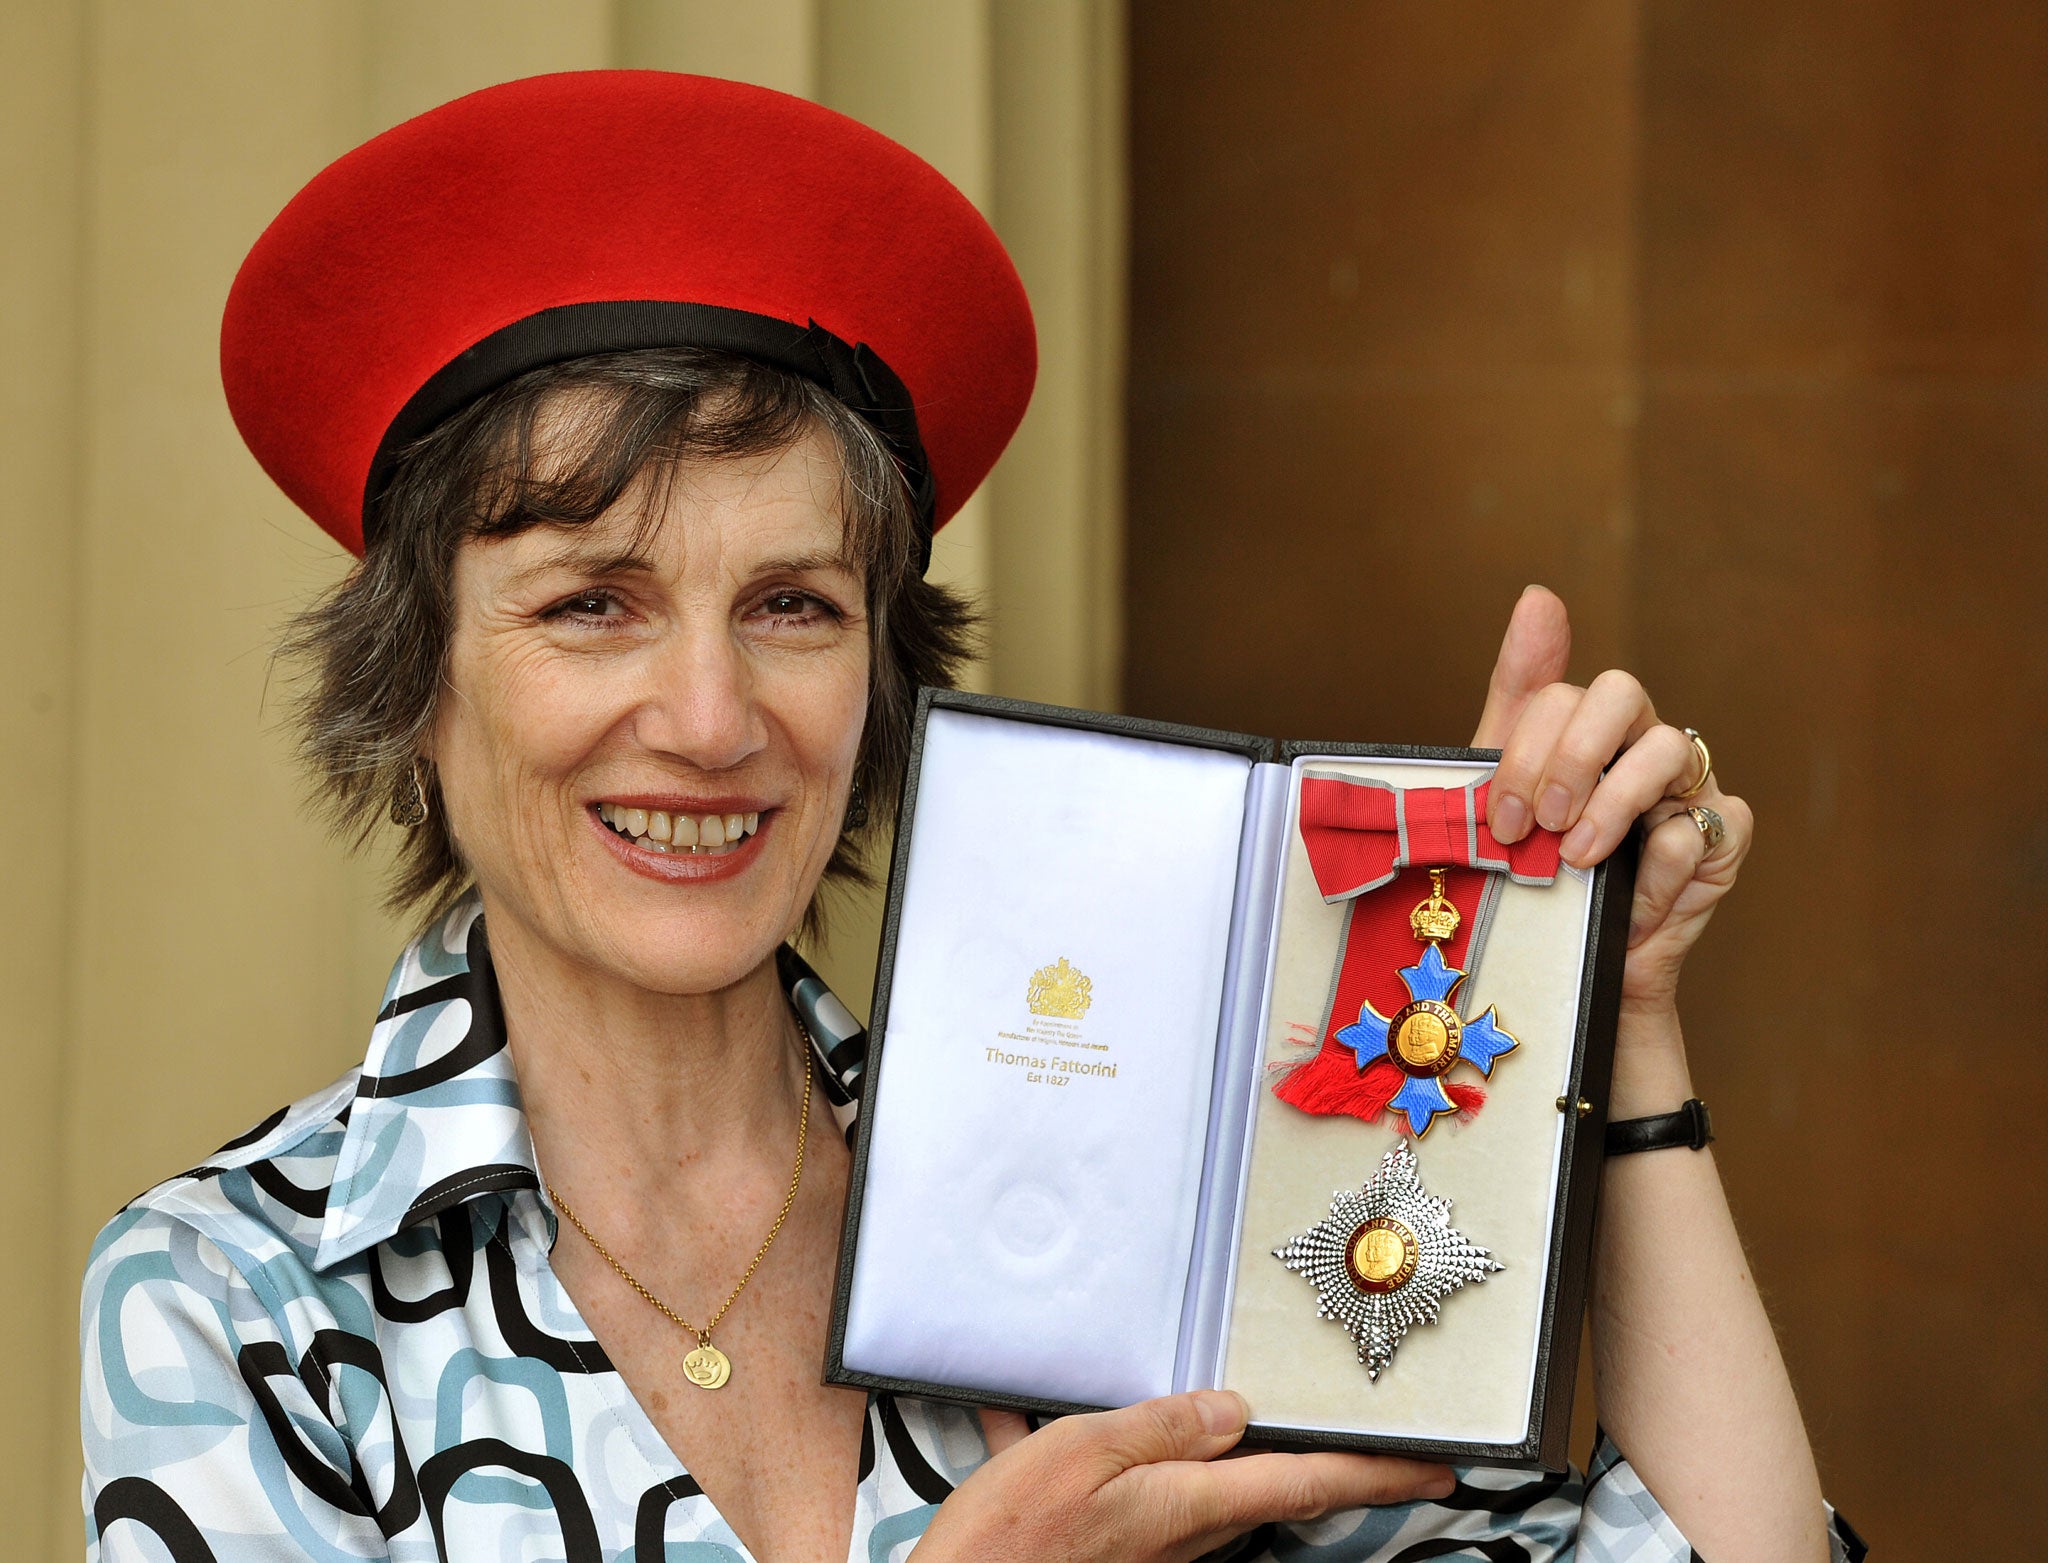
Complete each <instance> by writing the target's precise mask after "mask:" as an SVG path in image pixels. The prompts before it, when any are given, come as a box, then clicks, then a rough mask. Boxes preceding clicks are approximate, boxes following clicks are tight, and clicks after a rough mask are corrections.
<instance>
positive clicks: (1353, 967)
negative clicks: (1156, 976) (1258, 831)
mask: <svg viewBox="0 0 2048 1563" xmlns="http://www.w3.org/2000/svg"><path fill="white" fill-rule="evenodd" d="M1490 785H1491V781H1490V780H1489V781H1481V782H1474V783H1472V784H1470V785H1468V786H1464V787H1405V788H1403V787H1391V786H1388V785H1387V784H1385V783H1383V782H1372V781H1364V780H1359V779H1354V778H1350V777H1344V778H1338V777H1327V776H1321V777H1319V776H1314V775H1309V776H1305V777H1303V779H1302V783H1301V841H1302V845H1303V846H1304V847H1305V848H1306V849H1307V850H1308V862H1309V868H1310V869H1311V870H1312V871H1313V872H1314V874H1315V877H1316V888H1317V889H1318V890H1320V891H1321V892H1322V896H1323V899H1324V900H1325V901H1332V902H1334V901H1347V900H1352V899H1354V898H1355V897H1359V896H1363V895H1364V894H1365V893H1366V892H1367V891H1369V890H1377V889H1379V888H1381V887H1382V886H1386V887H1387V893H1386V894H1385V895H1383V896H1375V897H1373V898H1372V899H1370V900H1362V901H1359V902H1358V904H1357V905H1356V906H1354V907H1353V908H1352V909H1351V914H1350V916H1349V918H1348V919H1347V921H1346V928H1345V934H1344V954H1343V957H1342V960H1341V962H1340V963H1339V965H1338V968H1337V981H1336V984H1335V987H1334V989H1333V991H1332V993H1331V1003H1330V1013H1329V1014H1328V1015H1327V1016H1325V1017H1324V1021H1323V1038H1322V1046H1321V1048H1320V1049H1318V1051H1317V1052H1316V1054H1315V1056H1314V1057H1312V1058H1310V1059H1308V1060H1307V1061H1306V1062H1304V1063H1301V1064H1297V1065H1295V1066H1294V1067H1293V1068H1292V1069H1290V1070H1288V1072H1287V1073H1286V1074H1285V1075H1283V1076H1282V1077H1281V1078H1280V1079H1279V1080H1277V1081H1276V1082H1274V1085H1273V1094H1274V1095H1276V1096H1278V1097H1279V1098H1280V1099H1281V1100H1282V1101H1283V1102H1287V1103H1290V1104H1292V1105H1293V1106H1295V1107H1299V1108H1300V1109H1301V1110H1302V1111H1303V1112H1310V1113H1347V1114H1349V1115H1350V1116H1352V1117H1354V1118H1363V1119H1364V1120H1366V1121H1367V1122H1368V1123H1370V1122H1374V1121H1376V1120H1377V1119H1378V1118H1379V1117H1380V1116H1381V1114H1383V1113H1384V1112H1385V1111H1386V1110H1387V1104H1388V1102H1390V1101H1391V1100H1393V1096H1394V1093H1395V1092H1396V1091H1398V1090H1400V1089H1401V1081H1402V1078H1403V1077H1402V1074H1401V1072H1400V1070H1398V1069H1396V1068H1395V1067H1394V1065H1393V1064H1392V1063H1391V1062H1389V1061H1388V1060H1387V1059H1385V1058H1377V1059H1374V1060H1372V1061H1371V1062H1370V1063H1368V1064H1367V1065H1366V1066H1365V1067H1364V1069H1363V1070H1361V1069H1360V1068H1359V1063H1358V1055H1357V1054H1356V1053H1354V1052H1353V1051H1352V1050H1351V1049H1350V1048H1349V1047H1347V1046H1346V1045H1345V1044H1344V1043H1342V1042H1339V1041H1338V1040H1337V1033H1338V1032H1339V1031H1341V1030H1342V1029H1343V1028H1344V1027H1346V1026H1348V1025H1350V1024H1351V1023H1352V1022H1353V1021H1354V1020H1356V1019H1357V1018H1358V1012H1359V1009H1360V1007H1361V1006H1362V1005H1364V1004H1365V1003H1366V1002H1367V1001H1368V1000H1369V1001H1371V1003H1372V1004H1373V1006H1374V1007H1375V1008H1376V1009H1378V1010H1379V1012H1380V1013H1381V1014H1383V1015H1391V1014H1393V1013H1394V1012H1395V1011H1396V1010H1398V1009H1400V1008H1401V1007H1402V1005H1404V1004H1406V1003H1407V1002H1408V993H1407V988H1406V985H1405V984H1404V983H1403V982H1402V981H1401V975H1400V968H1401V967H1403V966H1409V965H1413V964H1414V962H1415V959H1416V957H1417V956H1418V955H1420V954H1421V946H1420V944H1419V943H1418V941H1417V940H1416V938H1415V932H1414V929H1413V928H1412V927H1410V925H1409V922H1408V916H1409V913H1410V912H1411V911H1413V910H1414V908H1415V905H1416V903H1417V902H1419V901H1421V900H1422V899H1424V898H1425V897H1426V896H1427V895H1428V894H1429V892H1430V880H1429V873H1428V870H1429V869H1432V868H1442V869H1447V870H1449V872H1447V873H1446V874H1445V876H1444V893H1445V896H1446V897H1447V898H1448V899H1449V900H1450V901H1451V903H1452V904H1453V905H1455V906H1456V907H1457V908H1458V910H1459V911H1460V912H1461V913H1462V914H1463V920H1462V921H1461V922H1460V924H1459V926H1458V931H1457V933H1456V934H1455V935H1453V936H1452V937H1451V938H1449V939H1445V940H1443V941H1442V942H1441V943H1440V945H1439V948H1440V949H1441V950H1442V952H1443V957H1444V959H1445V960H1446V961H1448V962H1449V963H1450V964H1451V965H1453V966H1457V967H1463V966H1464V964H1465V953H1466V950H1467V948H1468V947H1469V946H1470V944H1471V940H1472V929H1473V926H1474V924H1475V923H1476V922H1477V921H1478V917H1477V914H1478V911H1479V903H1480V899H1481V897H1482V896H1483V895H1484V893H1485V888H1486V875H1487V874H1488V873H1500V874H1506V875H1507V876H1508V877H1509V878H1511V879H1514V880H1517V881H1519V882H1520V883H1522V884H1530V885H1547V884H1549V883H1550V882H1551V881H1552V880H1554V879H1555V878H1556V877H1557V870H1558V862H1559V848H1560V845H1561V838H1560V837H1559V835H1558V833H1557V832H1556V831H1554V830H1535V831H1532V832H1530V834H1529V835H1527V836H1525V837H1523V838H1522V840H1520V841H1517V842H1514V843H1512V844H1509V843H1503V842H1500V841H1497V840H1495V839H1494V835H1493V832H1492V831H1491V830H1489V829H1487V826H1486V793H1487V788H1488V787H1489V786H1490ZM1444 1089H1445V1090H1446V1091H1448V1092H1449V1093H1450V1096H1451V1099H1452V1100H1453V1101H1454V1102H1456V1103H1457V1104H1458V1107H1459V1110H1460V1113H1461V1114H1469V1113H1473V1112H1476V1111H1478V1109H1479V1107H1480V1105H1481V1104H1482V1103H1484V1102H1485V1100H1486V1092H1485V1091H1484V1090H1483V1089H1482V1088H1481V1087H1479V1086H1476V1085H1466V1084H1464V1083H1463V1082H1461V1081H1456V1082H1454V1081H1451V1080H1446V1081H1445V1082H1444Z"/></svg>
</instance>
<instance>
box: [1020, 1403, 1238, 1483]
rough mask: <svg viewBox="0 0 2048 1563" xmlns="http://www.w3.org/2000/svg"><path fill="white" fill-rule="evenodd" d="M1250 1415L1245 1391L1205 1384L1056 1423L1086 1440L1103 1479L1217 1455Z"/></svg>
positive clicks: (1087, 1451) (1088, 1454)
mask: <svg viewBox="0 0 2048 1563" xmlns="http://www.w3.org/2000/svg"><path fill="white" fill-rule="evenodd" d="M1248 1420H1249V1414H1248V1410H1247V1408H1246V1406H1245V1403H1244V1397H1243V1396H1242V1395H1238V1394H1233V1393H1232V1392H1231V1391H1229V1390H1223V1389H1203V1390H1194V1391H1191V1392H1190V1393H1188V1394H1184V1395H1165V1396H1162V1397H1160V1398H1159V1399H1157V1400H1141V1401H1139V1402H1138V1404H1136V1405H1135V1406H1125V1407H1124V1408H1123V1409H1122V1410H1120V1411H1098V1412H1094V1413H1092V1414H1090V1415H1087V1416H1076V1417H1068V1418H1067V1419H1066V1420H1065V1421H1063V1422H1060V1423H1058V1424H1056V1426H1057V1427H1058V1428H1059V1429H1061V1430H1063V1431H1066V1432H1067V1433H1068V1434H1069V1435H1070V1436H1072V1437H1076V1438H1078V1439H1080V1440H1082V1441H1083V1449H1084V1451H1085V1454H1084V1458H1086V1459H1087V1460H1088V1462H1089V1463H1090V1464H1092V1465H1094V1466H1095V1468H1096V1471H1095V1475H1096V1479H1097V1481H1098V1483H1102V1482H1108V1481H1111V1480H1113V1479H1114V1478H1116V1477H1118V1476H1121V1475H1122V1474H1123V1473H1124V1472H1125V1471H1128V1470H1129V1469H1130V1468H1131V1467H1132V1466H1134V1465H1153V1464H1156V1463H1158V1462H1159V1461H1162V1460H1213V1459H1214V1458H1215V1457H1216V1456H1217V1455H1219V1454H1222V1453H1223V1452H1224V1451H1225V1450H1226V1449H1229V1448H1230V1447H1231V1446H1232V1445H1233V1444H1235V1443H1236V1442H1237V1441H1238V1439H1239V1438H1241V1437H1243V1436H1244V1428H1245V1423H1246V1422H1247V1421H1248ZM1051 1430H1052V1429H1048V1430H1047V1431H1051ZM1041 1436H1042V1435H1041Z"/></svg>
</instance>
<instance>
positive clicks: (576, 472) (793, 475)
mask: <svg viewBox="0 0 2048 1563" xmlns="http://www.w3.org/2000/svg"><path fill="white" fill-rule="evenodd" d="M579 411H580V409H576V408H573V407H571V408H568V409H565V410H563V411H561V412H553V411H549V412H544V413H543V415H542V416H541V417H540V418H539V419H537V420H536V423H535V427H534V435H533V444H532V455H531V459H530V460H529V461H528V462H527V463H526V471H527V476H526V478H525V480H524V482H523V483H522V485H521V486H522V487H523V488H526V489H529V490H531V491H532V492H533V494H534V496H535V498H536V499H539V500H541V501H542V502H541V503H538V504H535V505H534V506H533V507H532V508H533V509H534V510H535V511H536V512H537V513H539V514H541V515H546V514H547V513H548V512H549V510H550V509H551V508H552V507H550V506H548V505H547V504H546V503H545V497H546V495H547V494H548V492H549V490H551V489H557V488H559V490H560V491H563V492H569V491H574V490H577V489H582V490H583V492H584V493H585V494H588V493H590V492H591V491H592V490H594V489H597V488H598V487H599V486H600V483H601V482H602V479H601V477H600V474H602V473H603V472H604V471H605V468H606V466H607V464H608V461H607V458H608V454H609V453H608V452H607V451H606V450H605V449H604V448H603V445H602V443H601V442H600V443H593V441H592V439H591V438H590V436H591V435H593V434H597V435H599V436H600V437H601V436H602V435H604V434H607V433H609V432H610V431H608V430H604V429H602V428H597V429H593V427H592V423H591V421H590V420H587V419H584V418H580V417H579V416H578V413H579ZM599 422H600V423H601V422H602V420H599ZM514 508H515V509H517V508H520V507H519V506H517V505H515V506H514ZM566 508H568V509H570V510H571V511H572V512H573V510H574V509H575V508H576V507H575V506H573V505H571V506H569V507H566ZM845 510H846V475H845V467H844V464H843V461H842V459H841V456H840V453H839V450H838V447H837V444H836V442H835V441H834V440H833V438H832V436H831V434H830V433H829V431H827V430H825V429H822V428H817V427H812V428H809V429H806V430H804V431H803V432H801V433H800V434H799V435H798V436H797V438H796V439H795V440H794V441H792V442H791V443H789V444H786V445H784V446H781V447H780V448H776V449H771V450H765V451H748V452H744V453H740V454H731V455H716V454H701V453H688V454H684V455H681V456H676V455H672V454H668V453H666V452H663V451H661V450H660V449H659V448H657V450H656V452H655V454H654V455H653V457H652V458H651V459H649V460H648V461H646V462H645V464H644V465H643V466H642V467H641V468H640V470H639V471H638V472H637V473H636V474H635V475H634V476H633V478H632V479H631V480H630V482H628V483H627V484H626V486H625V488H624V489H623V491H622V492H620V494H619V497H618V498H617V500H616V501H614V502H613V503H612V504H610V505H609V506H607V507H605V508H604V509H603V510H602V511H600V512H599V513H597V514H596V515H594V516H592V517H591V518H590V519H588V520H571V521H566V522H551V521H547V520H541V521H539V522H538V523H536V524H533V525H529V526H526V527H524V528H522V529H521V530H519V531H516V532H514V533H512V534H511V535H509V536H506V537H503V538H500V539H496V540H494V546H493V547H492V548H491V549H490V550H489V551H490V552H493V553H495V554H497V555H498V556H499V557H500V558H501V559H503V560H504V561H506V563H507V564H508V565H509V566H510V567H514V568H519V569H525V568H528V567H530V566H534V565H539V564H545V563H547V562H555V563H560V564H571V563H580V564H588V563H590V562H591V561H593V560H596V559H604V560H608V561H614V562H619V563H625V562H634V563H638V564H640V565H642V566H643V567H651V568H656V569H666V568H672V567H677V566H680V565H683V564H686V563H687V562H689V561H691V560H697V561H700V562H712V563H718V562H722V563H723V564H724V565H725V566H726V567H727V568H730V569H740V570H744V569H745V568H747V567H748V565H749V564H750V563H752V562H755V561H759V560H764V559H784V560H787V559H797V558H802V559H806V560H814V561H827V562H835V563H842V564H851V563H852V562H853V560H852V554H853V549H852V546H851V539H850V538H849V536H848V529H847V525H846V519H845ZM585 513H586V514H587V513H588V511H587V510H586V511H585Z"/></svg>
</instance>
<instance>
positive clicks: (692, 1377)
mask: <svg viewBox="0 0 2048 1563" xmlns="http://www.w3.org/2000/svg"><path fill="white" fill-rule="evenodd" d="M791 1014H792V1015H793V1016H795V1019H796V1027H797V1030H798V1031H800V1032H801V1033H802V1034H803V1039H804V1105H803V1111H802V1112H801V1114H799V1116H798V1118H797V1126H796V1165H795V1166H794V1167H792V1168H791V1169H790V1173H789V1192H788V1193H787V1194H785V1195H783V1196H782V1209H781V1210H779V1211H777V1212H776V1215H775V1225H773V1226H771V1227H770V1228H769V1229H768V1235H767V1236H766V1237H764V1238H762V1239H761V1246H760V1247H759V1248H757V1249H755V1250H754V1257H753V1259H752V1260H750V1261H749V1262H748V1264H747V1270H746V1274H744V1275H742V1276H741V1277H740V1278H739V1280H738V1281H737V1282H735V1283H734V1285H733V1289H732V1290H731V1291H730V1292H728V1293H726V1295H725V1301H724V1302H722V1303H720V1304H719V1305H718V1312H716V1313H714V1314H713V1315H712V1316H711V1318H710V1319H709V1320H708V1321H707V1322H706V1323H705V1325H704V1326H703V1328H701V1329H699V1328H698V1327H697V1326H696V1325H694V1324H692V1323H691V1322H690V1321H689V1320H688V1319H686V1318H684V1317H683V1316H682V1315H681V1314H679V1313H677V1312H676V1311H675V1309H673V1308H671V1307H670V1306H669V1305H668V1304H667V1303H665V1302H663V1301H662V1300H661V1299H660V1298H659V1297H657V1296H655V1295H654V1293H652V1292H650V1291H649V1290H648V1289H647V1288H646V1287H645V1286H644V1285H642V1284H641V1282H640V1278H639V1277H638V1276H636V1275H635V1274H634V1273H633V1272H632V1271H631V1270H628V1269H627V1268H626V1267H625V1266H624V1265H622V1264H620V1263H619V1261H618V1257H617V1256H616V1255H615V1254H613V1253H612V1251H611V1250H610V1249H609V1248H606V1247H605V1246H604V1244H603V1243H601V1242H599V1241H598V1239H597V1234H596V1233H595V1232H593V1231H591V1230H590V1228H589V1227H587V1226H585V1225H584V1224H583V1218H582V1217H581V1216H579V1215H577V1214H576V1212H575V1211H573V1210H571V1209H570V1208H569V1202H568V1201H567V1200H565V1199H563V1198H562V1196H561V1195H560V1194H558V1193H556V1192H555V1186H554V1184H552V1183H549V1182H548V1181H547V1179H545V1178H543V1179H541V1182H542V1183H543V1184H544V1185H545V1186H546V1188H547V1191H548V1198H549V1199H551V1200H553V1201H554V1203H555V1208H556V1209H557V1210H559V1211H560V1212H561V1213H562V1214H563V1215H565V1216H567V1217H568V1218H569V1225H571V1226H572V1227H574V1228H575V1229H576V1230H577V1231H578V1232H581V1233H582V1234H583V1241H584V1242H586V1243H588V1244H589V1245H590V1246H591V1247H592V1248H594V1249H596V1250H597V1252H598V1255H599V1257H600V1258H602V1259H603V1260H604V1262H605V1263H606V1264H608V1265H610V1266H611V1267H612V1268H613V1269H614V1270H616V1271H618V1273H619V1279H620V1280H622V1281H624V1282H625V1283H626V1284H627V1285H628V1286H630V1287H632V1288H633V1290H634V1291H636V1292H638V1293H639V1294H640V1295H641V1296H642V1297H644V1298H645V1299H646V1300H647V1301H648V1302H649V1303H651V1304H653V1306H654V1308H655V1309H656V1311H657V1312H659V1313H660V1314H661V1315H662V1317H663V1318H665V1319H667V1320H668V1321H669V1323H671V1324H674V1325H678V1326H680V1327H681V1328H683V1329H685V1330H688V1331H689V1332H690V1333H691V1334H692V1335H694V1336H696V1337H697V1349H696V1350H695V1351H692V1352H690V1353H689V1354H688V1355H687V1356H685V1357H684V1358H683V1377H685V1378H687V1379H688V1380H689V1381H690V1382H691V1383H692V1384H695V1385H696V1386H697V1387H698V1388H699V1389H719V1388H722V1387H723V1386H724V1384H725V1381H726V1380H727V1379H728V1378H730V1377H732V1359H731V1358H729V1357H728V1356H726V1354H725V1353H724V1352H722V1351H720V1350H719V1349H718V1348H717V1347H716V1346H714V1345H712V1344H711V1332H712V1331H713V1330H715V1329H717V1328H718V1321H719V1320H720V1319H722V1318H724V1317H725V1312H726V1310H727V1309H728V1308H730V1307H731V1306H732V1305H733V1303H734V1302H735V1301H736V1300H738V1298H739V1295H740V1293H741V1292H742V1291H744V1290H745V1289H746V1285H747V1282H749V1281H751V1280H753V1278H754V1272H755V1271H756V1270H758V1269H760V1268H761V1261H762V1260H763V1259H766V1258H767V1257H768V1250H769V1249H770V1248H771V1247H772V1246H773V1245H774V1243H775V1239H776V1238H777V1237H778V1236H780V1235H781V1232H782V1224H783V1223H784V1222H785V1221H787V1220H788V1219H789V1213H790V1211H791V1210H792V1209H794V1208H795V1206H796V1191H797V1185H798V1184H800V1183H801V1182H803V1176H804V1146H805V1144H806V1142H807V1141H808V1140H809V1138H810V1132H811V1079H812V1075H813V1073H814V1069H813V1065H812V1061H811V1055H812V1053H813V1052H814V1051H815V1050H816V1049H815V1044H813V1043H812V1041H811V1028H810V1027H808V1026H806V1025H805V1024H804V1018H803V1016H801V1015H796V1013H795V1011H793V1010H792V1011H791Z"/></svg>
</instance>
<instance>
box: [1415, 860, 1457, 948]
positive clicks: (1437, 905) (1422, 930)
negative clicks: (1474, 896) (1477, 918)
mask: <svg viewBox="0 0 2048 1563" xmlns="http://www.w3.org/2000/svg"><path fill="white" fill-rule="evenodd" d="M1463 921H1464V919H1463V918H1461V917H1460V916H1459V915H1458V909H1457V908H1456V907H1455V906H1453V905H1451V903H1450V902H1448V901H1446V900H1445V899H1444V871H1443V870H1442V869H1440V868H1432V869H1431V870H1430V871H1429V895H1428V896H1427V897H1426V898H1424V899H1423V900H1421V901H1418V902H1417V903H1416V904H1415V910H1414V911H1412V912H1410V913H1409V914H1408V926H1409V927H1411V928H1413V929H1414V930H1415V937H1416V938H1418V939H1428V940H1431V941H1432V942H1434V941H1437V940H1441V939H1448V938H1450V937H1451V935H1452V934H1454V933H1456V932H1457V931H1458V924H1459V923H1461V922H1463Z"/></svg>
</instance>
